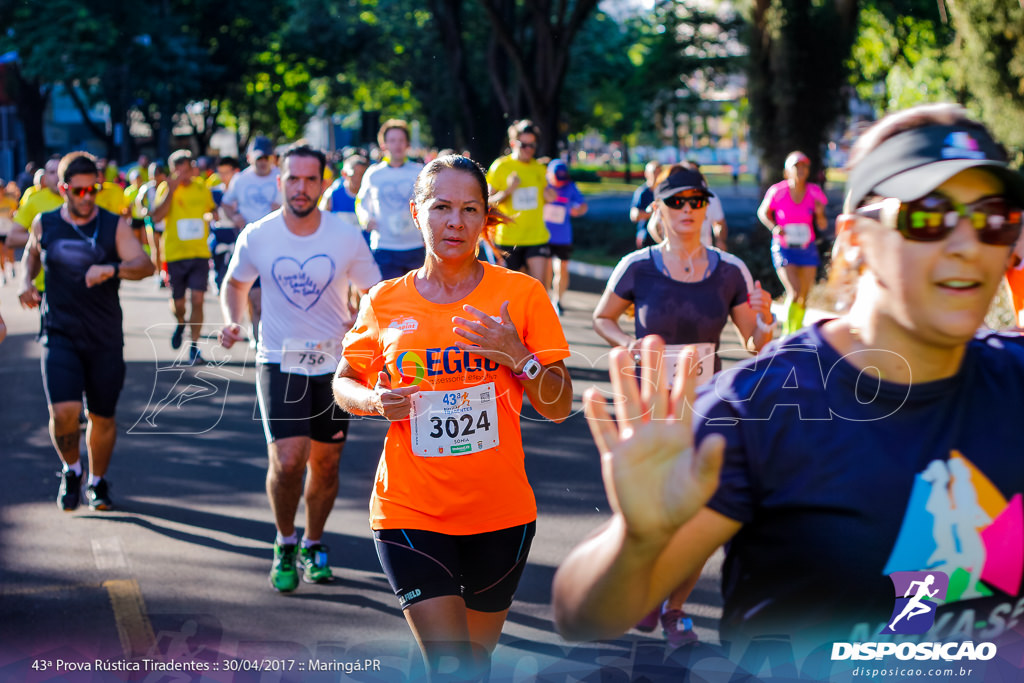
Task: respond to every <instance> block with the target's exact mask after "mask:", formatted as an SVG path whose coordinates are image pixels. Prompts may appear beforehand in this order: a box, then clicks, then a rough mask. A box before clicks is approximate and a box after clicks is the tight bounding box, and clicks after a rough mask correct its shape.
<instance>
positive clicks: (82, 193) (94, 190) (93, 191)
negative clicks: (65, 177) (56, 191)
mask: <svg viewBox="0 0 1024 683" xmlns="http://www.w3.org/2000/svg"><path fill="white" fill-rule="evenodd" d="M102 189H103V186H102V185H100V184H99V183H96V184H95V185H85V186H82V187H71V186H70V185H68V184H67V183H64V191H65V192H66V193H68V194H69V195H70V196H72V197H78V198H79V199H84V198H85V197H87V196H90V195H91V196H94V197H95V196H96V195H98V194H99V193H100V190H102Z"/></svg>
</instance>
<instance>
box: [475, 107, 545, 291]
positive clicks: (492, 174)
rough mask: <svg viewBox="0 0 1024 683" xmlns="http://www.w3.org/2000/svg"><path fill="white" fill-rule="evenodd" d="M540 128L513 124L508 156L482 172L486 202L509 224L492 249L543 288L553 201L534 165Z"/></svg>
mask: <svg viewBox="0 0 1024 683" xmlns="http://www.w3.org/2000/svg"><path fill="white" fill-rule="evenodd" d="M539 141H540V128H538V127H537V126H535V125H534V124H533V122H532V121H530V120H529V119H523V120H521V121H516V122H515V123H513V124H512V125H511V126H509V128H508V144H509V148H510V149H511V150H512V151H511V152H510V153H509V154H508V155H507V156H503V157H499V158H498V159H496V160H495V161H494V163H493V164H491V167H490V169H488V171H487V184H488V185H489V186H490V192H491V196H490V198H489V199H488V202H489V203H490V204H491V205H492V206H497V207H498V209H499V210H500V211H501V212H502V213H503V214H505V215H506V216H509V217H511V218H512V222H510V223H508V224H507V225H500V226H498V231H497V234H496V235H495V237H494V241H495V246H497V247H498V249H499V250H500V251H503V252H505V267H506V268H509V269H511V270H522V268H523V266H526V270H527V272H528V273H529V274H530V275H532V276H533V277H535V278H536V279H538V280H540V281H541V282H543V283H545V285H546V284H547V273H548V267H549V264H550V262H551V249H550V247H548V242H549V241H550V237H551V236H550V234H549V233H548V229H547V226H545V225H544V203H545V202H548V201H554V200H555V199H557V193H556V192H555V190H554V189H553V188H552V189H549V188H548V181H547V167H546V166H545V165H544V164H542V163H540V162H539V161H537V160H536V159H535V158H534V156H535V155H536V153H537V144H538V143H539Z"/></svg>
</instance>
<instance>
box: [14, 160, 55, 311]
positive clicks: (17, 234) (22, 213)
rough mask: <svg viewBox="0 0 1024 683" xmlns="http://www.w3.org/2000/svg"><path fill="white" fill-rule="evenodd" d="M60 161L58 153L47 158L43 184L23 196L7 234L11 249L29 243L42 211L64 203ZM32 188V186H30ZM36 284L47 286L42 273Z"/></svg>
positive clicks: (38, 286) (39, 288) (40, 287)
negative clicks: (59, 190) (59, 179)
mask: <svg viewBox="0 0 1024 683" xmlns="http://www.w3.org/2000/svg"><path fill="white" fill-rule="evenodd" d="M59 163H60V156H59V155H56V156H53V157H50V159H48V160H47V162H46V166H44V167H43V168H42V169H40V170H41V171H42V172H43V176H42V179H41V185H40V187H39V188H37V189H36V190H35V191H34V192H31V193H30V192H29V191H28V190H26V191H25V194H24V195H22V197H21V204H20V205H19V206H18V211H17V212H16V213H15V214H14V225H13V226H12V227H11V232H10V234H9V235H8V236H7V246H9V247H10V248H11V249H17V248H18V247H23V246H25V245H26V244H27V243H28V231H29V228H30V227H31V226H32V221H33V220H34V219H35V217H36V216H38V215H39V214H41V213H45V212H47V211H53V210H54V209H57V208H60V207H61V206H62V205H63V204H64V200H63V199H61V198H60V195H59V194H57V165H58V164H59ZM29 189H30V190H31V189H32V188H29ZM34 284H35V286H36V289H38V290H39V291H40V292H41V291H43V289H44V288H45V284H44V282H43V275H42V273H40V274H39V276H38V277H36V279H35V283H34Z"/></svg>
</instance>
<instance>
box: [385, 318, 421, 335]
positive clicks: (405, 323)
mask: <svg viewBox="0 0 1024 683" xmlns="http://www.w3.org/2000/svg"><path fill="white" fill-rule="evenodd" d="M419 326H420V323H419V321H417V320H416V318H413V317H410V316H402V317H401V318H395V319H394V320H392V321H391V322H390V323H388V329H390V330H399V331H401V332H415V331H416V330H417V329H419Z"/></svg>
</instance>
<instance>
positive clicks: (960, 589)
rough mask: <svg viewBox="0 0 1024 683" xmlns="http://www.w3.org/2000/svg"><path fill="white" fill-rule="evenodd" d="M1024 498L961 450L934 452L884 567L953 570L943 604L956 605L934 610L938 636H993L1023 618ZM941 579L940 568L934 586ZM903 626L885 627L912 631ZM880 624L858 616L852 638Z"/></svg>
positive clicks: (928, 571)
mask: <svg viewBox="0 0 1024 683" xmlns="http://www.w3.org/2000/svg"><path fill="white" fill-rule="evenodd" d="M1022 502H1024V501H1022V497H1021V494H1020V493H1017V494H1015V495H1014V496H1013V497H1012V498H1011V499H1010V500H1009V501H1007V500H1006V498H1004V497H1003V495H1002V493H1000V491H999V489H997V488H996V487H995V485H994V484H993V483H992V482H991V481H990V480H989V479H988V477H986V476H985V475H984V474H983V473H982V472H981V471H980V470H979V469H978V468H977V467H976V466H975V465H974V464H973V463H972V462H971V461H970V460H968V459H967V458H965V457H964V456H963V455H962V454H961V453H959V452H958V451H953V452H952V453H951V456H950V458H949V460H933V461H932V462H930V463H929V464H928V465H927V467H925V468H924V470H923V471H921V472H920V473H918V474H917V476H916V477H915V478H914V485H913V487H912V489H911V492H910V500H909V501H908V503H907V508H906V511H905V512H904V514H903V522H902V524H901V526H900V531H899V534H898V535H897V538H896V542H895V544H894V545H893V549H892V552H891V553H890V555H889V559H888V561H887V562H886V564H885V567H884V569H883V570H882V571H883V573H884V574H887V575H892V574H894V573H897V572H912V573H914V572H917V573H922V574H937V573H942V574H945V575H946V576H947V577H948V582H947V587H946V589H945V597H944V598H943V605H942V606H943V607H947V606H951V605H956V607H954V608H952V609H943V610H942V612H941V613H939V614H938V615H937V616H936V617H935V623H934V626H932V627H931V628H930V629H929V635H930V636H931V637H936V638H942V639H945V640H972V639H973V640H974V641H987V640H992V639H995V638H998V637H999V636H1001V635H1002V634H1003V633H1005V632H1007V631H1010V630H1014V629H1015V628H1018V625H1019V624H1020V623H1021V620H1022V618H1024V597H1022V596H1021V595H1020V589H1021V579H1022V576H1024V504H1022ZM938 581H939V577H938V576H936V578H935V582H934V583H933V585H932V586H930V587H929V588H928V590H929V592H930V591H932V590H934V588H935V585H937V582H938ZM908 597H910V596H908ZM923 598H924V596H922V599H923ZM957 603H960V604H957ZM895 616H897V615H894V617H893V618H895ZM893 618H890V621H889V623H890V624H891V623H892V620H893ZM921 618H923V617H921ZM899 626H900V623H897V624H896V627H897V628H896V630H891V631H884V630H883V632H884V633H889V632H892V633H909V631H900V630H899ZM878 628H879V627H878V626H877V625H876V626H872V625H870V624H867V623H860V624H857V625H855V626H854V627H853V629H852V630H851V634H850V639H851V640H853V641H858V640H861V641H864V640H869V639H870V638H871V634H872V633H878ZM882 628H883V629H884V628H885V625H882ZM915 633H917V631H915Z"/></svg>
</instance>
